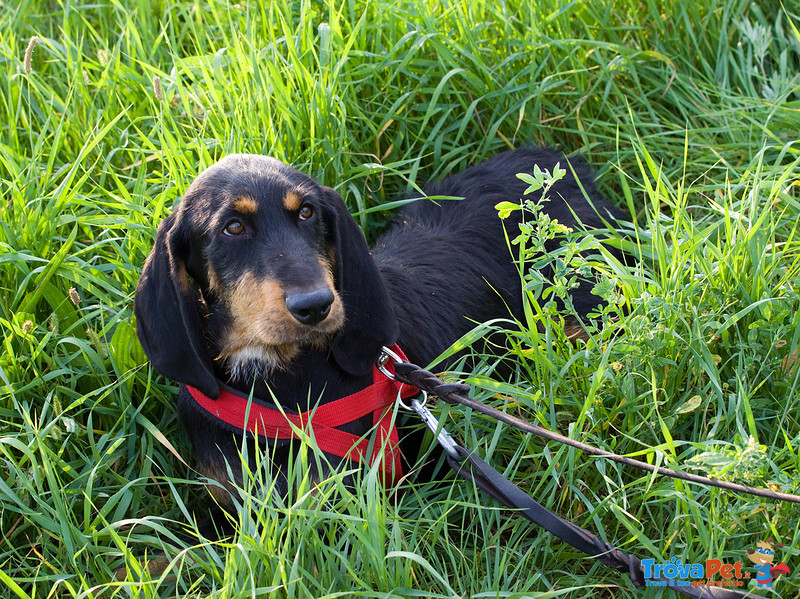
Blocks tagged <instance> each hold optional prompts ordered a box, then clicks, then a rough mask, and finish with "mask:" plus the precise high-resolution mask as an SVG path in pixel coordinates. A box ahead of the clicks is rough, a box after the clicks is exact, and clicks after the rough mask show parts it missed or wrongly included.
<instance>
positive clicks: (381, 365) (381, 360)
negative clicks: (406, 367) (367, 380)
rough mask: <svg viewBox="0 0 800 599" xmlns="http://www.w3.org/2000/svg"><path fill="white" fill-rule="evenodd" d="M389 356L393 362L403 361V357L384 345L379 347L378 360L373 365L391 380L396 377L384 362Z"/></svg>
mask: <svg viewBox="0 0 800 599" xmlns="http://www.w3.org/2000/svg"><path fill="white" fill-rule="evenodd" d="M390 358H391V359H392V360H394V361H395V362H402V361H403V358H401V357H400V356H398V355H397V354H396V353H394V352H393V351H392V350H390V349H389V348H388V347H386V346H385V345H384V346H383V347H381V355H380V356H378V361H377V362H376V363H375V367H376V368H377V369H378V370H380V371H381V372H382V373H383V374H384V375H385V376H386V378H388V379H389V380H391V381H396V380H397V377H396V376H394V374H393V373H391V372H389V370H388V369H387V368H386V363H387V362H388V361H389V359H390Z"/></svg>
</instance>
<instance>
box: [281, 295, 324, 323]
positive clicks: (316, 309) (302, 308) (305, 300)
mask: <svg viewBox="0 0 800 599" xmlns="http://www.w3.org/2000/svg"><path fill="white" fill-rule="evenodd" d="M284 301H285V302H286V309H287V310H289V313H290V314H291V315H292V316H293V317H294V319H295V320H296V321H297V322H300V323H303V324H305V325H308V326H314V325H315V324H319V323H320V322H322V321H323V320H325V319H326V318H327V317H328V314H330V312H331V304H333V291H331V290H330V289H329V288H328V287H323V288H321V289H315V290H313V291H299V292H293V293H288V294H287V295H286V297H285V299H284Z"/></svg>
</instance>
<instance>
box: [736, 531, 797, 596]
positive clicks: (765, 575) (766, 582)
mask: <svg viewBox="0 0 800 599" xmlns="http://www.w3.org/2000/svg"><path fill="white" fill-rule="evenodd" d="M756 547H758V549H748V550H747V559H749V560H750V561H751V562H753V563H754V564H755V565H756V570H757V571H758V575H757V576H756V586H757V587H759V588H761V589H764V588H770V587H771V586H772V581H773V580H774V579H775V577H776V576H778V575H779V574H791V572H790V571H789V566H787V565H786V564H784V563H779V564H774V565H773V562H774V561H775V550H776V549H782V548H783V543H776V542H775V539H773V538H772V537H770V538H768V539H767V540H766V541H760V542H758V543H756Z"/></svg>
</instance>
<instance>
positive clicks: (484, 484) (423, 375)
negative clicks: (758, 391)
mask: <svg viewBox="0 0 800 599" xmlns="http://www.w3.org/2000/svg"><path fill="white" fill-rule="evenodd" d="M384 356H385V357H386V358H387V359H389V358H395V357H396V356H392V355H391V354H389V353H386V352H385V351H384ZM384 372H385V374H387V376H388V375H390V374H389V373H388V371H384ZM394 377H395V378H396V379H397V380H398V381H400V382H402V383H405V384H407V385H411V386H413V387H416V388H418V389H420V390H421V391H422V392H423V393H424V394H427V393H430V394H431V395H435V396H437V397H439V398H440V399H442V400H444V401H445V402H447V403H449V404H461V405H464V406H468V407H470V408H472V409H475V410H477V411H479V412H481V413H483V414H486V415H488V416H491V417H493V418H496V419H498V420H501V421H503V422H505V423H507V424H510V425H511V426H514V427H516V428H519V429H521V430H523V431H526V432H530V433H532V434H535V435H537V436H540V437H544V438H546V439H550V440H554V441H559V442H561V443H565V444H567V445H570V446H572V447H576V448H577V449H581V450H583V451H587V452H588V453H590V454H592V455H597V456H601V457H604V458H608V459H612V460H614V461H617V462H620V463H623V464H626V465H631V466H635V467H639V468H644V469H646V470H648V471H650V472H656V473H658V474H666V475H667V476H674V477H676V478H681V479H683V480H687V481H690V482H695V483H701V484H713V485H714V486H718V487H722V488H726V489H730V490H736V491H743V492H746V493H752V494H755V495H759V496H763V497H769V498H771V499H779V500H783V501H793V502H797V503H800V497H798V496H796V495H789V494H786V493H777V492H774V491H769V490H766V489H756V488H752V487H746V486H743V485H736V484H732V483H724V482H723V481H715V480H712V479H709V478H706V477H703V476H697V475H692V474H685V473H682V472H677V471H675V470H670V469H667V468H659V467H656V466H652V465H651V464H646V463H644V462H639V461H637V460H632V459H630V458H625V457H623V456H619V455H616V454H613V453H610V452H607V451H603V450H601V449H598V448H595V447H592V446H591V445H586V444H585V443H581V442H579V441H574V440H573V439H569V438H568V437H564V436H562V435H559V434H557V433H553V432H551V431H548V430H546V429H543V428H541V427H538V426H535V425H532V424H530V423H529V422H527V421H525V420H522V419H520V418H516V417H514V416H510V415H508V414H506V413H505V412H501V411H500V410H496V409H495V408H492V407H490V406H487V405H485V404H483V403H481V402H478V401H476V400H474V399H471V398H469V397H467V396H466V393H467V392H468V391H469V386H468V385H464V384H460V383H455V384H454V383H444V382H442V381H441V380H439V379H438V378H437V377H436V376H435V375H434V374H432V373H430V372H428V371H426V370H423V369H422V368H420V367H419V366H416V365H415V364H411V363H409V362H403V361H399V360H398V361H395V373H394ZM403 405H405V404H403ZM406 407H409V408H410V409H413V410H414V411H415V412H417V414H418V415H419V416H420V418H422V420H423V421H424V422H425V424H426V425H427V426H428V428H430V429H431V430H432V431H433V432H434V434H436V435H437V441H438V442H439V443H440V444H441V445H442V447H443V448H444V449H445V451H446V452H447V462H448V464H449V465H450V467H451V468H452V469H453V470H455V472H456V473H457V474H459V475H460V476H461V477H463V478H465V479H466V480H468V481H471V482H473V483H474V484H475V485H476V486H478V487H480V488H481V489H482V490H483V491H485V492H486V493H488V494H489V495H490V496H492V497H493V498H494V499H496V500H497V501H499V502H500V503H502V504H503V505H505V506H507V507H510V508H513V509H515V510H518V511H517V513H518V514H519V515H521V516H523V517H524V518H527V519H528V520H530V521H531V522H533V523H535V524H538V525H539V526H541V527H542V528H544V529H545V530H547V531H549V532H550V533H552V534H553V535H555V536H556V537H558V538H559V539H561V540H562V541H564V542H565V543H568V544H569V545H571V546H572V547H574V548H576V549H578V550H580V551H582V552H583V553H585V554H587V555H589V556H590V557H592V558H594V559H597V560H598V561H600V562H601V563H602V564H605V565H606V566H609V567H612V568H614V569H616V570H618V571H620V572H627V573H628V574H629V575H630V577H631V579H632V580H633V583H634V584H635V585H636V586H640V587H641V586H645V585H646V584H647V581H653V582H654V583H655V584H659V583H663V584H666V585H667V586H666V588H669V589H670V590H672V591H675V592H676V593H680V594H682V595H686V596H688V597H700V598H703V599H743V598H745V597H752V598H753V599H765V598H763V597H762V596H761V595H755V594H753V593H750V592H747V591H738V590H733V589H728V588H725V587H721V586H695V587H693V586H670V582H672V581H670V580H669V579H667V578H664V577H650V578H648V579H647V580H646V579H645V576H644V567H643V565H642V561H641V560H640V559H639V558H638V557H636V556H634V555H629V554H627V553H625V552H623V551H621V550H619V549H617V548H615V547H613V546H612V545H610V544H609V543H606V542H605V541H603V540H602V539H600V538H599V537H597V536H596V535H594V534H592V533H590V532H589V531H587V530H584V529H583V528H581V527H579V526H577V525H576V524H573V523H572V522H569V521H567V520H565V519H563V518H561V517H560V516H558V515H556V514H554V513H553V512H551V511H550V510H548V509H547V508H545V507H544V506H543V505H541V504H540V503H538V502H537V501H536V500H534V499H533V498H532V497H530V496H529V495H528V494H527V493H525V492H524V491H522V489H520V488H519V487H517V486H516V485H515V484H514V483H512V482H511V481H510V480H508V479H507V478H505V477H504V476H503V475H502V474H500V473H499V472H498V471H497V470H495V469H494V468H492V467H491V466H490V465H489V464H487V463H486V462H485V461H484V460H482V459H481V458H479V457H478V456H477V455H475V453H474V452H472V451H469V450H467V449H465V448H464V447H462V446H460V445H458V444H457V443H456V442H455V441H454V440H453V439H452V437H450V435H449V434H448V433H447V432H446V431H444V430H443V429H442V428H441V426H439V423H438V421H437V420H436V418H435V417H434V416H433V414H431V412H430V411H429V410H428V409H427V408H426V407H425V405H424V403H421V402H419V401H418V400H413V401H412V402H411V406H406ZM661 588H664V587H661Z"/></svg>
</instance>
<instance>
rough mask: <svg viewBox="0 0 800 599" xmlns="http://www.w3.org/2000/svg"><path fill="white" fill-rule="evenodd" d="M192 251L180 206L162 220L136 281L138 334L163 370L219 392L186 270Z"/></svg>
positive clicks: (215, 393)
mask: <svg viewBox="0 0 800 599" xmlns="http://www.w3.org/2000/svg"><path fill="white" fill-rule="evenodd" d="M190 251H191V242H190V239H189V235H188V233H187V232H186V231H185V230H184V228H183V227H181V224H180V214H179V211H178V210H176V212H173V213H172V214H171V215H169V216H168V217H167V218H165V219H164V220H163V221H162V222H161V225H159V227H158V233H157V235H156V243H155V246H154V247H153V251H152V252H150V256H149V257H148V258H147V261H146V262H145V264H144V269H143V270H142V276H141V277H140V278H139V284H138V285H137V287H136V297H135V300H134V313H135V314H136V334H137V336H138V337H139V341H140V342H141V344H142V347H143V348H144V352H145V354H147V357H148V358H149V359H150V362H151V363H152V364H153V366H154V367H155V369H156V370H158V371H159V372H160V373H161V374H163V375H164V376H166V377H169V378H171V379H173V380H176V381H178V382H181V383H184V384H187V385H191V386H192V387H196V388H197V389H199V390H200V391H202V392H203V393H204V394H205V395H207V396H209V397H212V398H217V397H218V396H219V384H218V383H217V381H216V378H215V377H214V369H213V366H212V361H211V356H209V354H208V350H207V348H206V344H205V340H204V338H203V329H202V325H201V321H200V313H199V311H198V308H199V304H198V299H197V292H196V290H195V289H194V288H193V286H192V284H191V283H190V281H189V276H188V273H187V271H186V263H187V261H188V260H189V255H190Z"/></svg>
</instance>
